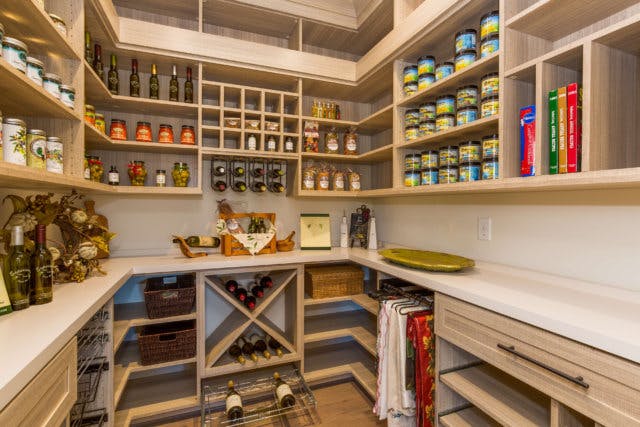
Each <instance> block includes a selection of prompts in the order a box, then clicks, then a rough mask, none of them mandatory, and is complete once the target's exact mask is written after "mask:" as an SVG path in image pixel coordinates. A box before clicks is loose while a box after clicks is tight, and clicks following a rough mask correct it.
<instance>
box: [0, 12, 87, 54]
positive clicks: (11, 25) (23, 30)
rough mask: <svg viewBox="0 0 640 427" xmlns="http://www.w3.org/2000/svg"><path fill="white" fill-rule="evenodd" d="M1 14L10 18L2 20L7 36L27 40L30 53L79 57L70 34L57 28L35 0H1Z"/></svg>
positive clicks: (25, 41)
mask: <svg viewBox="0 0 640 427" xmlns="http://www.w3.org/2000/svg"><path fill="white" fill-rule="evenodd" d="M53 13H59V12H57V11H55V12H53ZM0 16H3V17H6V18H7V19H4V18H3V19H2V24H3V25H4V30H5V35H8V36H11V37H14V38H17V39H18V40H21V41H22V42H24V43H26V44H27V46H28V47H29V55H33V54H37V55H53V56H59V57H64V58H69V59H75V60H80V57H79V56H78V53H77V52H76V51H75V50H74V49H73V46H71V43H70V42H69V39H68V37H67V36H65V35H64V34H62V33H61V32H60V31H58V29H57V28H56V27H55V24H54V23H53V20H52V19H51V18H50V17H49V14H48V13H47V12H46V11H45V10H43V9H42V8H41V7H39V6H38V5H37V3H36V2H35V1H33V0H2V2H0ZM9 17H11V18H9ZM67 22H68V21H67Z"/></svg>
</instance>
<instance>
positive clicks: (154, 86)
mask: <svg viewBox="0 0 640 427" xmlns="http://www.w3.org/2000/svg"><path fill="white" fill-rule="evenodd" d="M149 98H151V99H159V98H160V81H159V80H158V67H157V66H156V64H151V77H149Z"/></svg>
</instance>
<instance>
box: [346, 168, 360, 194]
mask: <svg viewBox="0 0 640 427" xmlns="http://www.w3.org/2000/svg"><path fill="white" fill-rule="evenodd" d="M347 178H348V179H349V191H360V189H361V188H362V186H361V185H360V174H359V173H358V172H349V173H348V174H347Z"/></svg>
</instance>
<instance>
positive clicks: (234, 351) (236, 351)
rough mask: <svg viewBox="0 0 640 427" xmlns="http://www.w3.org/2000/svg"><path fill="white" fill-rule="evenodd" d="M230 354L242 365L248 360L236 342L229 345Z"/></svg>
mask: <svg viewBox="0 0 640 427" xmlns="http://www.w3.org/2000/svg"><path fill="white" fill-rule="evenodd" d="M229 355H230V356H231V357H233V359H234V360H235V361H236V362H238V363H239V364H241V365H244V364H245V363H246V361H247V359H245V358H244V356H243V355H242V349H241V348H240V347H239V346H238V344H236V343H233V344H231V347H229Z"/></svg>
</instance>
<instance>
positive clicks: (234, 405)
mask: <svg viewBox="0 0 640 427" xmlns="http://www.w3.org/2000/svg"><path fill="white" fill-rule="evenodd" d="M227 386H228V387H229V390H228V391H227V398H226V399H225V405H226V409H225V412H226V414H227V418H228V419H230V420H232V421H233V420H237V419H240V418H242V415H243V414H244V410H243V409H242V397H240V395H239V394H238V392H237V391H236V389H235V387H234V386H233V381H229V383H228V384H227Z"/></svg>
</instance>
